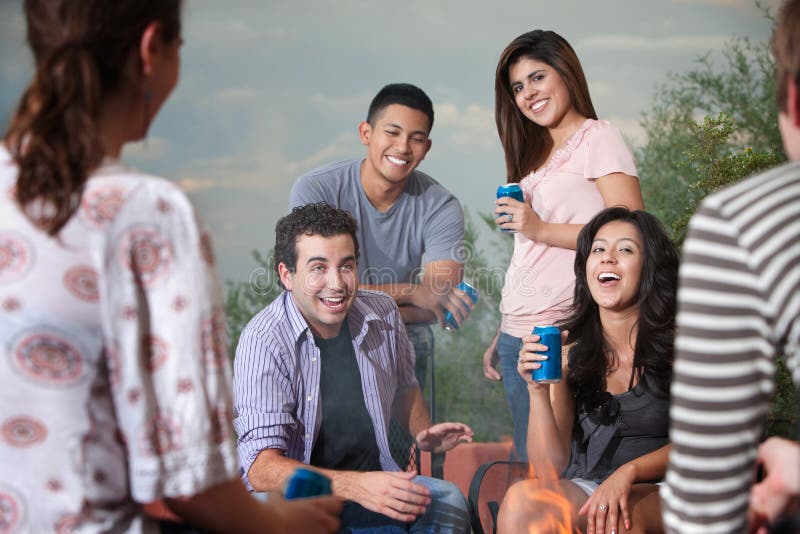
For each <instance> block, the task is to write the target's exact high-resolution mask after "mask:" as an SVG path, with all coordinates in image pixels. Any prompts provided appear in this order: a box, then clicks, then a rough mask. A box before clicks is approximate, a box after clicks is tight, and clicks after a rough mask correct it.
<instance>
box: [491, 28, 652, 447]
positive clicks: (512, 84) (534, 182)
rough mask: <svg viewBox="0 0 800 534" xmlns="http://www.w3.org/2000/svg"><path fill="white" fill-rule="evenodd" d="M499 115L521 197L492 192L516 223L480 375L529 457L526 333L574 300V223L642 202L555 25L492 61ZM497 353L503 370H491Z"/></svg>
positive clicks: (622, 150)
mask: <svg viewBox="0 0 800 534" xmlns="http://www.w3.org/2000/svg"><path fill="white" fill-rule="evenodd" d="M495 120H496V122H497V131H498V133H499V135H500V141H501V143H502V145H503V150H504V152H505V160H506V179H507V181H508V182H509V183H519V185H520V187H521V188H522V191H523V194H524V197H525V201H524V202H519V201H517V200H514V199H512V198H507V197H506V198H501V199H498V200H497V207H496V208H495V213H496V214H498V218H497V220H496V222H497V224H498V225H499V226H500V227H501V228H502V229H504V230H507V231H512V232H515V235H514V253H513V256H512V258H511V264H510V265H509V267H508V270H507V271H506V278H505V285H504V287H503V294H502V301H501V303H500V313H501V315H502V320H501V323H500V328H499V329H498V331H497V335H495V337H494V339H493V340H492V343H491V345H490V346H489V348H488V349H487V350H486V352H485V353H484V357H483V369H484V375H485V376H486V377H487V378H488V379H490V380H502V381H503V385H504V387H505V390H506V397H507V399H508V404H509V408H510V410H511V417H512V420H513V422H514V448H515V451H516V457H517V458H518V459H520V460H524V459H526V452H525V451H526V434H527V422H528V406H529V401H528V391H527V388H526V384H525V381H524V380H523V379H522V377H520V376H519V374H518V373H517V357H518V355H519V350H520V348H521V346H522V337H523V336H526V335H528V334H530V333H531V331H532V330H533V327H534V326H537V325H553V324H556V323H557V322H558V321H560V320H561V319H563V318H564V317H565V315H566V312H567V311H568V309H569V307H570V305H571V303H572V294H573V288H574V284H575V276H574V274H573V262H574V259H575V247H576V244H577V238H578V232H579V231H580V229H581V228H582V227H583V225H584V224H585V223H586V222H588V221H589V219H591V218H592V216H594V215H595V214H596V213H598V212H599V211H600V210H602V209H603V208H604V207H611V206H625V207H627V208H628V209H630V210H637V209H639V210H640V209H644V202H643V201H642V194H641V190H640V188H639V180H638V178H637V175H636V163H635V161H634V159H633V155H632V153H631V151H630V149H629V148H628V147H627V145H626V144H625V141H624V139H623V138H622V135H621V134H620V132H619V130H617V128H615V127H614V126H612V125H611V124H609V123H608V122H607V121H601V120H598V119H597V114H596V113H595V111H594V106H593V105H592V100H591V97H590V96H589V88H588V86H587V84H586V78H585V76H584V74H583V69H582V68H581V65H580V62H579V61H578V57H577V56H576V55H575V51H574V50H573V49H572V47H571V46H570V45H569V43H568V42H567V41H566V40H564V38H563V37H561V36H560V35H558V34H556V33H555V32H552V31H544V30H534V31H531V32H528V33H524V34H522V35H520V36H519V37H517V38H516V39H514V40H513V41H512V42H511V43H510V44H509V45H508V46H507V47H506V49H505V50H503V53H502V54H501V55H500V60H499V62H498V64H497V72H496V75H495ZM498 362H499V364H500V372H498V370H497V369H496V365H497V363H498Z"/></svg>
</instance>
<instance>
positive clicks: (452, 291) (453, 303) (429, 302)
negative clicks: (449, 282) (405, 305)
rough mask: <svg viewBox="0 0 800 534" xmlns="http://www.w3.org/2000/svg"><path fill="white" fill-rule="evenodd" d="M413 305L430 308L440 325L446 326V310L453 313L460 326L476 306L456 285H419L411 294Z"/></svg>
mask: <svg viewBox="0 0 800 534" xmlns="http://www.w3.org/2000/svg"><path fill="white" fill-rule="evenodd" d="M409 302H410V303H411V305H413V306H416V307H418V308H422V309H423V310H428V311H429V312H431V313H433V314H434V315H435V316H436V320H437V322H438V323H439V326H441V327H442V328H444V327H445V324H446V323H445V322H444V314H445V310H447V311H449V312H450V313H452V314H453V318H455V320H456V323H457V324H458V326H461V324H462V323H463V322H464V321H466V320H467V318H468V317H469V314H470V312H471V311H472V309H473V308H474V307H475V304H474V303H473V302H472V299H471V298H469V295H467V294H466V293H464V292H463V291H461V290H460V289H458V288H456V287H451V288H444V287H443V288H438V287H428V286H426V285H417V286H415V287H414V290H413V292H412V293H411V295H410V299H409Z"/></svg>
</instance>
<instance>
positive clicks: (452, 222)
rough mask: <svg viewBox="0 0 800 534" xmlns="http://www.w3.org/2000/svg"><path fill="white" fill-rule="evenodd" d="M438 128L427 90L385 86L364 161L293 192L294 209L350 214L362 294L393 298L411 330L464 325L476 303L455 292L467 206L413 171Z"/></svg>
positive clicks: (373, 109) (364, 137)
mask: <svg viewBox="0 0 800 534" xmlns="http://www.w3.org/2000/svg"><path fill="white" fill-rule="evenodd" d="M432 126H433V105H432V103H431V101H430V99H429V98H428V96H427V95H426V94H425V93H424V92H423V91H422V90H421V89H419V88H417V87H415V86H413V85H410V84H392V85H387V86H386V87H384V88H383V89H381V91H380V92H379V93H378V94H377V95H376V96H375V98H374V99H373V101H372V103H371V104H370V108H369V112H368V114H367V120H366V121H364V122H362V123H361V124H359V126H358V133H359V137H360V139H361V142H362V143H363V144H364V145H365V146H366V147H367V156H366V158H364V159H356V160H350V161H343V162H339V163H334V164H331V165H327V166H325V167H321V168H319V169H316V170H314V171H311V172H310V173H308V174H306V175H304V176H301V177H300V178H299V179H298V180H297V182H296V183H295V184H294V187H292V191H291V194H290V198H289V208H290V209H291V208H293V207H295V206H301V205H304V204H309V203H312V202H327V203H328V204H331V205H333V206H336V207H338V208H341V209H344V210H346V211H349V212H350V213H351V214H352V215H353V217H355V219H356V221H357V222H358V226H359V235H358V239H359V242H360V243H361V244H362V252H361V257H360V258H359V260H358V266H359V275H360V279H361V284H362V287H364V286H366V287H368V288H370V289H378V290H381V291H384V292H386V293H388V294H389V295H391V296H392V298H394V300H395V301H396V302H397V305H398V306H399V307H400V313H401V315H402V317H403V321H404V322H405V323H406V324H413V323H424V324H430V323H434V322H438V323H439V324H440V325H442V326H444V313H445V312H444V310H445V309H446V310H449V311H450V312H452V313H453V315H454V317H455V319H456V321H457V322H458V323H459V324H461V323H462V322H463V321H464V320H466V318H467V317H468V315H469V312H470V310H471V308H472V302H471V300H470V299H469V297H468V296H467V295H466V294H465V293H463V292H462V291H460V290H458V289H455V286H456V285H457V284H458V283H459V282H460V281H461V278H462V276H463V264H462V262H461V261H460V258H461V257H462V248H463V241H464V214H463V211H462V209H461V205H460V204H459V202H458V200H457V199H456V198H455V197H454V196H453V195H451V194H450V193H449V192H448V191H447V190H446V189H445V188H444V187H442V186H441V185H440V184H439V183H438V182H436V181H435V180H434V179H433V178H431V177H430V176H428V175H426V174H424V173H422V172H419V171H416V170H415V169H416V167H417V166H418V165H419V164H420V162H422V160H423V159H424V158H425V155H426V154H427V153H428V150H430V147H431V141H430V139H429V137H428V134H429V132H430V129H431V127H432ZM423 256H424V260H425V264H424V265H423V263H422V262H423ZM420 272H422V273H423V274H422V279H421V280H419V281H417V275H419V274H420ZM412 337H413V333H412ZM422 356H423V355H421V354H417V358H418V359H419V358H421V357H422Z"/></svg>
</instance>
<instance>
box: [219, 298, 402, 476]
mask: <svg viewBox="0 0 800 534" xmlns="http://www.w3.org/2000/svg"><path fill="white" fill-rule="evenodd" d="M347 321H348V326H349V327H350V333H351V335H352V336H353V348H354V349H355V353H356V360H357V362H358V368H359V371H360V372H361V387H362V390H363V392H364V401H365V402H366V405H367V411H368V412H369V416H370V418H371V419H372V425H373V427H374V428H375V439H376V441H377V442H378V449H379V450H380V462H381V466H382V467H383V469H385V470H386V471H398V470H399V468H398V466H397V464H396V463H395V461H394V460H393V459H392V456H391V453H390V452H389V442H388V439H387V435H386V428H387V422H388V421H389V417H390V412H391V409H392V404H393V403H394V400H395V397H396V396H397V395H398V394H400V393H401V392H403V391H404V390H406V389H408V388H412V387H417V379H416V378H415V376H414V349H413V348H412V345H411V343H410V341H409V340H408V336H407V335H406V330H405V326H403V321H402V319H401V318H400V312H399V310H398V309H397V305H396V304H395V302H394V300H392V298H391V297H389V296H388V295H386V294H385V293H380V292H377V291H368V290H359V291H358V294H357V296H356V299H355V302H354V303H353V307H352V308H350V312H349V313H348V314H347ZM319 359H320V351H319V348H317V346H316V344H315V343H314V335H313V334H312V333H311V330H310V328H309V327H308V323H306V320H305V319H304V318H303V316H302V315H301V314H300V311H299V310H298V309H297V306H296V305H295V303H294V300H293V299H292V297H291V293H290V292H289V291H284V292H283V293H282V294H281V295H280V296H279V297H278V298H276V299H275V300H274V301H273V302H272V303H271V304H270V305H269V306H267V307H266V308H264V309H263V310H262V311H261V312H259V313H258V314H257V315H256V316H255V317H253V318H252V319H251V320H250V322H249V323H248V324H247V326H246V327H245V329H244V331H243V332H242V335H241V337H240V338H239V345H238V346H237V347H236V359H235V361H234V364H233V367H234V377H233V394H234V406H235V409H236V418H235V419H234V421H233V424H234V428H235V429H236V433H237V434H238V436H239V459H240V461H241V466H242V469H243V472H244V474H245V477H244V478H245V480H247V476H246V475H247V472H248V471H249V470H250V466H251V465H252V464H253V461H255V459H256V457H257V456H258V454H259V453H260V452H261V451H262V450H264V449H280V450H281V451H283V452H284V453H285V454H286V456H287V457H289V458H293V459H295V460H299V461H301V462H303V463H306V464H308V463H310V459H311V451H312V450H313V448H314V442H315V440H316V438H317V433H318V431H319V426H320V417H319V415H320V410H321V406H320V391H319V383H320V380H319V378H320V377H319V373H320V361H319ZM248 486H249V481H248Z"/></svg>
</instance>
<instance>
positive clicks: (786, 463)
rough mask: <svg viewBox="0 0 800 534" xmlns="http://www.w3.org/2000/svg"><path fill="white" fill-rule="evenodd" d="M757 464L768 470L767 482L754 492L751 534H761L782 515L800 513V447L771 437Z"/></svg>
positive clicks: (751, 506)
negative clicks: (799, 500)
mask: <svg viewBox="0 0 800 534" xmlns="http://www.w3.org/2000/svg"><path fill="white" fill-rule="evenodd" d="M756 461H757V462H758V463H760V464H761V465H762V466H763V467H764V479H763V480H762V481H761V482H759V483H758V484H755V485H754V486H753V487H752V488H751V489H750V532H757V533H759V534H761V533H762V532H763V533H766V532H767V527H766V525H769V524H771V523H773V522H774V521H775V520H776V519H778V518H779V517H780V516H781V515H782V514H786V513H793V512H794V511H796V510H797V507H798V498H800V477H798V474H800V444H798V443H797V442H794V441H789V440H787V439H783V438H778V437H771V438H769V439H768V440H766V441H765V442H764V443H762V444H761V446H760V447H759V448H758V458H757V460H756Z"/></svg>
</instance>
